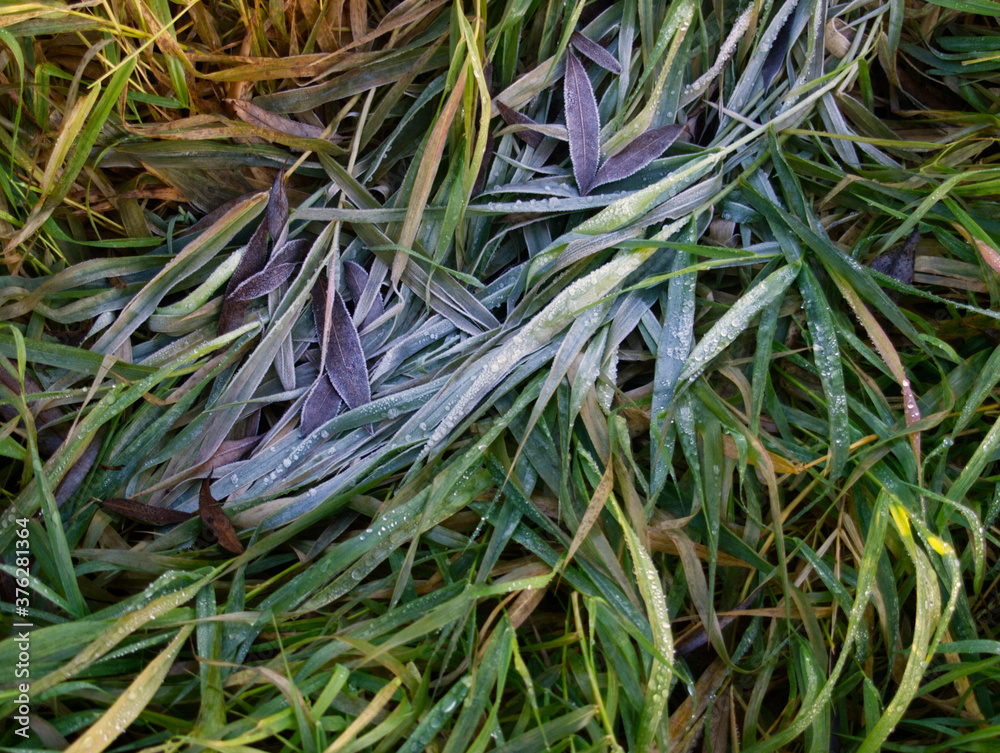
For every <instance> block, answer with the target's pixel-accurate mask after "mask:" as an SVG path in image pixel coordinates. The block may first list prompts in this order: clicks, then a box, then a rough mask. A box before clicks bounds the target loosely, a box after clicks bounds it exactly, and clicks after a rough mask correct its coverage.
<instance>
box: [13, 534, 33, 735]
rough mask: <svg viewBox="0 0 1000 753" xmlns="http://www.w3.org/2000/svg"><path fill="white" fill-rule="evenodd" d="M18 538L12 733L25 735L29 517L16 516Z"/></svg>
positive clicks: (28, 655)
mask: <svg viewBox="0 0 1000 753" xmlns="http://www.w3.org/2000/svg"><path fill="white" fill-rule="evenodd" d="M16 530H17V538H16V539H15V540H14V584H15V588H14V615H15V616H14V620H15V622H14V624H13V627H14V646H15V648H16V649H17V661H16V662H15V663H14V679H15V681H16V685H17V697H16V698H15V699H14V701H15V704H16V705H15V707H14V725H15V726H14V734H15V735H17V736H19V737H22V738H24V739H25V740H27V739H28V733H29V732H30V730H31V728H30V725H29V723H28V714H30V713H31V696H30V695H29V693H28V690H29V688H30V687H31V628H32V627H34V625H33V624H32V623H31V622H29V621H28V617H29V611H28V610H29V608H30V607H31V592H30V591H29V590H28V589H29V586H30V585H31V584H30V582H29V580H28V578H29V574H30V572H31V542H30V541H29V539H28V519H27V518H18V520H17V529H16Z"/></svg>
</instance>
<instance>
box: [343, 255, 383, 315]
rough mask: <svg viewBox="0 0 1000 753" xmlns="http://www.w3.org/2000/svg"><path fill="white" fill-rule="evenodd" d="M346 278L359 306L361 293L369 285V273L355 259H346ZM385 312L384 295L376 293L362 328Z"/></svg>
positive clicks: (352, 295)
mask: <svg viewBox="0 0 1000 753" xmlns="http://www.w3.org/2000/svg"><path fill="white" fill-rule="evenodd" d="M344 279H345V280H347V287H348V288H350V290H351V297H352V298H354V305H355V307H357V305H358V302H359V301H360V300H361V295H362V293H364V291H365V287H366V286H367V285H368V273H367V272H366V271H365V268H364V267H362V266H361V265H360V264H358V263H356V262H353V261H345V262H344ZM383 313H385V307H384V306H383V305H382V296H380V295H377V294H376V296H375V299H374V300H373V301H372V305H371V307H370V308H369V309H368V313H366V314H365V318H364V321H362V322H361V329H364V328H365V327H367V326H368V325H369V324H371V323H372V322H373V321H375V320H376V319H378V318H379V317H380V316H382V314H383Z"/></svg>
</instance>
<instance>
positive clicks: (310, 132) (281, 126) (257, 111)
mask: <svg viewBox="0 0 1000 753" xmlns="http://www.w3.org/2000/svg"><path fill="white" fill-rule="evenodd" d="M226 104H228V105H229V106H230V107H232V108H233V112H235V113H236V117H238V118H239V119H240V120H242V121H243V122H244V123H249V124H250V125H254V126H261V127H263V128H270V129H272V130H274V131H278V132H280V133H286V134H288V135H289V136H294V137H295V138H299V139H321V138H323V133H324V129H322V128H320V127H319V126H314V125H309V124H308V123H299V122H298V121H297V120H292V119H290V118H284V117H282V116H280V115H275V114H274V113H273V112H269V111H268V110H265V109H264V108H263V107H258V106H257V105H255V104H253V103H252V102H246V101H244V100H242V99H227V100H226ZM328 138H329V140H330V141H334V142H337V141H342V140H343V137H341V136H338V135H336V134H332V135H330V136H329V137H328Z"/></svg>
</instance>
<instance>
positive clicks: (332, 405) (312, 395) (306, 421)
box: [300, 374, 343, 437]
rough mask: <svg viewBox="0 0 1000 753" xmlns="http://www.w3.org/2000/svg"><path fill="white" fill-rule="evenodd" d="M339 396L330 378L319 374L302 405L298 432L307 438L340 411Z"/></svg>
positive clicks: (340, 401)
mask: <svg viewBox="0 0 1000 753" xmlns="http://www.w3.org/2000/svg"><path fill="white" fill-rule="evenodd" d="M342 402H343V401H342V400H341V397H340V394H339V393H338V392H337V389H336V388H335V387H334V386H333V383H332V382H331V381H330V377H328V376H327V375H326V374H321V375H320V377H319V379H317V380H316V383H315V384H314V385H313V386H312V389H310V390H309V395H308V397H306V401H305V402H304V403H303V404H302V422H301V426H300V431H301V432H302V436H303V437H308V436H309V435H310V434H312V433H313V432H314V431H316V429H318V428H319V427H320V426H322V425H323V424H325V423H326V422H327V421H329V420H330V419H331V418H333V417H334V416H336V415H337V411H339V410H340V404H341V403H342Z"/></svg>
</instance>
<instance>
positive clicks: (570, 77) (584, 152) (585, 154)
mask: <svg viewBox="0 0 1000 753" xmlns="http://www.w3.org/2000/svg"><path fill="white" fill-rule="evenodd" d="M564 83H565V90H564V94H563V96H564V99H565V103H566V130H567V131H568V132H569V157H570V161H571V162H572V163H573V175H574V176H576V185H577V187H578V188H579V189H580V195H581V196H586V195H587V193H588V192H589V191H590V189H591V187H592V186H593V183H594V176H595V175H597V163H598V162H599V160H600V157H601V143H600V133H601V118H600V115H599V114H598V112H597V99H596V98H595V97H594V89H593V87H592V86H591V85H590V78H588V77H587V72H586V71H585V70H584V69H583V65H582V64H581V63H580V61H579V60H578V59H577V57H576V55H574V54H573V53H572V52H567V53H566V74H565V79H564Z"/></svg>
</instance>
